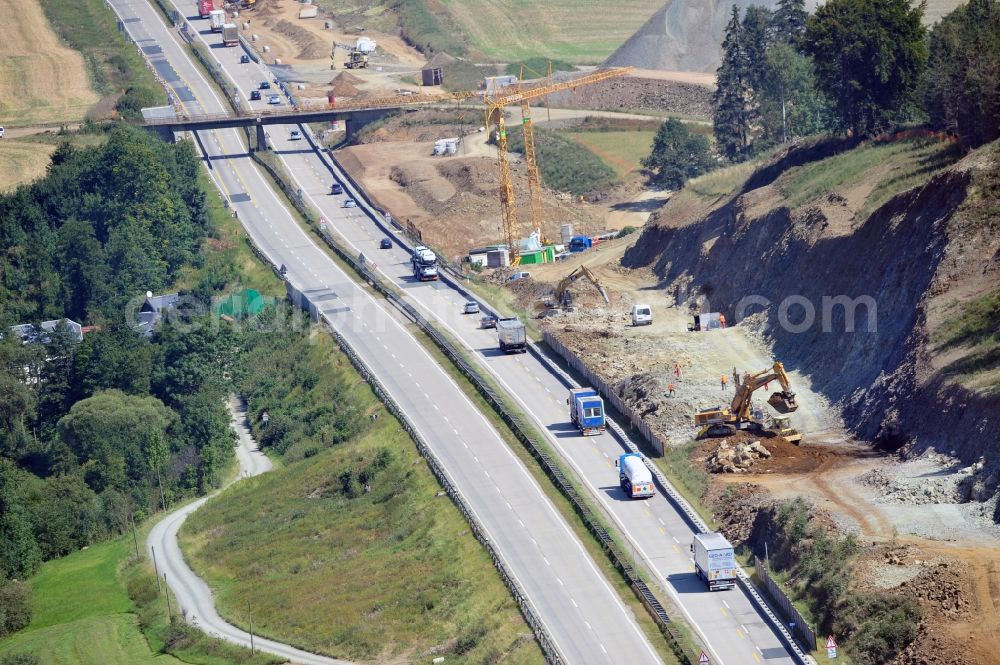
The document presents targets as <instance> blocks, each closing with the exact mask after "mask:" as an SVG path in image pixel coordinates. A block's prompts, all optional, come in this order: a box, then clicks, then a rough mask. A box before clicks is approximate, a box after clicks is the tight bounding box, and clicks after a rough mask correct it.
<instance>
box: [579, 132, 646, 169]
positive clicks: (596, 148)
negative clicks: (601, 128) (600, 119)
mask: <svg viewBox="0 0 1000 665" xmlns="http://www.w3.org/2000/svg"><path fill="white" fill-rule="evenodd" d="M566 136H569V137H570V138H572V139H573V140H574V141H578V142H579V143H581V144H582V145H583V146H584V147H585V148H587V149H588V150H590V151H591V152H592V153H594V154H595V155H597V156H598V157H600V158H601V160H602V161H604V163H606V164H607V165H608V166H610V167H611V168H613V169H614V170H615V173H617V174H618V177H619V178H623V177H625V176H626V175H628V174H629V173H633V172H635V171H638V170H639V169H641V168H642V164H641V163H640V161H641V160H642V159H643V158H645V157H648V156H649V151H650V149H651V147H652V145H653V137H654V136H656V132H651V131H631V132H567V133H566Z"/></svg>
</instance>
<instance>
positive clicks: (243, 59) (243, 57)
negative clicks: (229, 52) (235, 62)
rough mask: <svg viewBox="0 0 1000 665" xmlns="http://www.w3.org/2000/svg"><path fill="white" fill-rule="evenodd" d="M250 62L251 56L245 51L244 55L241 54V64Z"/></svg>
mask: <svg viewBox="0 0 1000 665" xmlns="http://www.w3.org/2000/svg"><path fill="white" fill-rule="evenodd" d="M248 62H250V56H248V55H247V54H246V53H244V54H243V55H241V56H240V64H241V65H245V64H247V63H248Z"/></svg>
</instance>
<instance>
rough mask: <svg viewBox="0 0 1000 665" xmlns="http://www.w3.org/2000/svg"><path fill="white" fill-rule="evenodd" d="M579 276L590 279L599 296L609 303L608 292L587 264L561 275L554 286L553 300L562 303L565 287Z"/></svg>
mask: <svg viewBox="0 0 1000 665" xmlns="http://www.w3.org/2000/svg"><path fill="white" fill-rule="evenodd" d="M581 277H586V278H587V279H588V280H589V281H590V283H591V284H593V285H594V288H595V289H597V291H598V292H599V293H600V294H601V297H602V298H604V302H605V303H606V304H608V305H610V304H611V299H610V298H608V292H607V291H605V290H604V286H603V285H602V284H601V281H600V280H599V279H597V276H596V275H595V274H594V273H592V272H591V271H590V269H589V268H588V267H587V266H580V267H579V268H577V269H576V270H574V271H573V272H571V273H570V274H568V275H566V276H565V277H563V279H562V281H560V282H559V284H558V285H557V286H556V290H555V294H554V295H555V301H556V302H557V303H563V298H564V297H565V295H566V289H568V288H569V285H570V284H572V283H573V282H575V281H576V280H578V279H580V278H581Z"/></svg>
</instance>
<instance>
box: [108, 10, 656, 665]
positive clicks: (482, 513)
mask: <svg viewBox="0 0 1000 665" xmlns="http://www.w3.org/2000/svg"><path fill="white" fill-rule="evenodd" d="M111 4H112V5H113V6H114V7H115V9H116V10H117V11H118V12H119V14H120V15H121V16H122V17H123V18H124V21H125V26H126V28H127V29H128V31H129V33H130V34H131V35H133V37H134V38H135V39H136V40H137V42H138V45H139V46H140V48H141V49H142V51H143V52H144V53H145V54H146V56H147V58H148V59H149V60H150V62H151V63H152V65H153V67H154V68H155V69H156V71H157V73H158V74H159V75H160V76H161V78H163V80H165V81H166V82H167V83H168V85H170V86H171V87H172V88H173V90H174V93H175V95H177V97H178V98H179V99H180V100H181V101H183V102H184V104H185V107H186V108H187V109H188V110H189V111H190V112H192V113H217V112H223V111H225V110H226V108H225V106H224V105H223V103H222V101H221V100H220V99H219V98H218V95H217V94H216V92H215V91H214V90H213V88H212V86H211V84H210V83H209V82H208V81H206V80H205V79H204V77H203V76H202V75H201V73H200V71H199V70H198V69H197V68H196V67H195V66H194V64H193V63H192V62H191V61H190V59H189V58H188V56H187V53H186V52H185V51H184V50H183V49H182V48H181V46H180V44H179V42H178V38H177V37H176V33H174V32H173V31H171V30H169V29H168V28H167V27H166V26H165V25H164V24H163V23H162V22H161V20H160V16H159V14H158V13H156V12H155V10H154V9H153V8H152V7H151V6H150V5H149V4H147V3H146V2H144V1H142V0H111ZM188 4H189V3H184V4H183V5H182V6H183V7H184V8H185V11H190V10H193V8H194V3H190V6H188ZM192 24H193V25H194V26H195V28H196V29H198V30H205V31H206V33H207V29H206V28H207V21H202V20H200V19H196V18H195V19H194V20H193V21H192ZM205 36H206V38H207V39H209V40H214V41H218V36H217V35H211V34H210V33H208V34H206V35H205ZM212 52H213V53H214V54H216V55H218V56H220V57H221V58H223V59H226V60H227V61H228V60H230V59H231V60H232V63H233V66H239V65H238V58H239V54H240V50H239V49H225V48H222V47H221V46H219V47H213V49H212ZM243 66H244V67H247V70H246V71H247V72H248V76H249V75H250V72H251V71H252V69H253V68H254V67H256V65H251V66H247V65H243ZM258 74H259V71H258ZM258 81H259V79H258ZM241 135H242V133H241V132H237V131H236V130H225V131H215V132H203V133H201V134H200V135H199V136H198V137H197V142H198V144H199V146H200V147H201V148H202V149H203V150H204V151H205V153H206V154H207V155H208V159H207V160H206V163H207V164H208V165H209V167H210V171H211V174H212V177H213V179H214V180H215V182H216V184H217V185H218V186H219V188H220V189H221V190H222V191H223V193H224V194H225V195H226V197H227V198H228V199H229V200H230V201H231V202H232V205H233V208H234V209H235V210H236V211H237V212H238V215H239V219H240V221H241V222H242V223H243V225H244V226H245V227H246V229H247V231H248V232H249V234H250V235H251V237H252V238H253V240H254V241H255V243H256V244H257V246H258V247H259V248H260V249H261V251H262V252H263V253H264V254H265V255H266V256H267V257H268V258H269V260H270V261H271V262H272V263H273V264H274V265H285V266H286V267H287V274H286V279H287V280H288V282H289V284H290V285H291V286H292V287H293V288H294V289H295V290H297V291H298V292H299V293H301V294H304V295H305V297H306V298H308V300H309V301H310V302H311V303H312V306H313V308H314V310H315V312H316V313H317V315H318V316H319V317H321V318H322V319H325V320H326V321H327V322H328V323H329V324H331V325H332V326H334V327H335V328H336V329H337V330H338V332H340V333H341V334H342V335H343V336H344V337H345V338H346V339H347V341H348V343H350V344H351V346H352V347H353V348H354V350H355V351H356V352H357V353H358V355H359V356H360V357H361V358H362V359H363V360H364V362H365V363H366V364H367V365H368V366H369V367H370V368H371V369H372V370H373V372H375V374H376V375H377V376H378V378H379V380H380V381H381V382H382V384H383V385H384V386H385V388H386V390H387V391H388V392H389V394H390V395H391V396H392V398H393V399H394V400H395V401H396V402H397V404H399V406H400V407H401V408H402V410H403V411H404V412H405V413H406V414H407V415H408V417H409V419H410V420H411V422H413V424H414V426H415V427H416V428H417V430H418V431H419V433H420V434H421V435H422V437H423V438H424V439H425V440H426V441H427V442H428V444H429V445H430V447H431V448H432V450H433V452H434V454H435V455H436V456H437V457H438V459H439V460H440V462H441V464H442V466H443V467H444V469H445V472H446V473H447V475H448V476H449V478H450V479H451V481H452V482H453V484H454V485H455V486H456V487H458V488H459V490H460V491H461V493H462V495H463V497H464V499H465V501H466V502H467V504H468V505H469V506H470V507H471V509H472V511H473V512H474V514H475V517H476V518H477V519H478V521H479V522H480V523H481V524H482V526H483V528H484V531H485V532H486V534H487V536H488V537H489V539H490V540H491V542H492V543H493V544H494V546H495V547H496V548H497V549H498V550H499V552H500V555H501V559H502V561H503V563H504V565H505V567H506V569H507V570H509V571H510V572H511V574H512V576H513V578H514V580H515V581H516V583H517V584H518V586H519V587H520V588H521V589H522V590H523V592H524V593H525V595H526V596H527V597H528V598H529V599H530V604H531V607H532V609H533V612H534V613H535V614H536V615H537V616H539V617H540V619H541V622H542V624H543V625H544V627H545V629H546V631H547V633H548V634H549V635H550V636H551V638H552V640H553V642H554V643H555V644H556V646H557V648H558V650H559V651H560V652H561V654H562V656H563V657H564V660H565V662H567V663H588V664H589V663H613V662H615V663H620V662H630V663H659V662H661V661H660V659H659V657H658V656H657V654H656V653H655V651H654V650H653V648H652V645H651V644H650V643H649V641H648V640H647V639H646V638H645V636H644V635H643V634H642V632H641V630H640V629H639V626H638V624H637V623H636V621H635V618H634V616H633V615H632V613H631V611H630V610H629V609H628V608H626V607H625V606H624V604H623V603H622V602H621V599H620V598H618V596H617V594H616V593H615V592H614V590H613V589H612V588H611V587H610V585H609V584H608V582H607V581H606V580H605V578H604V577H603V575H602V574H601V573H600V571H599V570H598V569H597V567H596V566H595V564H594V562H593V560H592V559H591V558H590V556H589V555H588V554H587V552H586V551H585V550H584V548H583V544H582V543H581V542H580V540H579V539H578V538H577V537H576V536H575V535H574V534H573V533H572V531H571V530H570V529H569V527H568V525H567V524H566V522H565V521H564V520H563V518H562V517H561V516H560V515H559V513H558V512H557V511H556V509H555V507H554V506H553V505H552V503H551V502H550V501H549V499H548V498H547V497H546V496H545V495H544V493H543V492H542V490H541V488H540V487H539V485H538V484H537V483H536V482H535V481H534V479H533V478H532V476H531V475H530V473H529V472H528V470H527V469H526V468H525V467H524V465H523V464H522V463H521V462H520V460H519V459H518V458H517V457H515V456H514V454H513V453H512V452H511V451H510V449H509V448H508V447H507V446H506V445H505V444H504V442H503V440H502V439H501V438H500V436H499V435H498V433H497V432H496V431H495V430H494V429H493V428H492V426H491V425H490V424H489V422H488V421H487V420H486V419H485V417H484V416H483V415H482V414H481V413H480V412H479V411H478V410H477V409H476V407H475V406H474V405H473V404H472V402H471V401H470V400H469V399H468V397H467V396H466V395H465V394H464V393H463V392H462V390H461V389H460V388H459V386H458V385H457V384H456V383H455V382H454V381H453V380H452V379H451V377H450V376H449V375H448V374H447V373H446V372H445V371H444V370H443V369H442V368H441V367H440V366H439V365H438V364H437V363H436V362H435V361H434V359H433V358H432V357H431V356H430V355H429V354H428V353H427V352H426V350H425V349H424V348H423V347H422V346H421V344H420V343H419V342H418V341H417V339H416V338H415V337H414V336H413V335H412V334H411V333H410V331H409V330H408V328H407V326H406V325H405V324H404V323H402V322H400V321H399V319H398V314H397V313H396V311H395V310H394V309H393V308H391V306H390V305H388V304H387V303H385V302H384V301H381V300H376V299H374V298H373V297H372V296H370V295H369V294H368V293H367V292H366V291H364V290H363V289H362V288H361V287H359V286H358V285H357V284H356V283H355V282H354V281H353V280H352V279H351V278H350V277H349V276H348V275H347V274H345V273H344V272H343V271H342V270H341V269H340V268H339V267H338V265H337V264H336V263H335V262H333V261H332V260H331V258H330V257H329V256H328V255H327V254H326V253H325V252H324V251H322V250H320V249H319V248H318V247H317V246H316V245H315V244H314V243H313V241H312V239H311V238H310V237H309V236H308V235H307V234H306V233H305V232H304V231H303V230H302V229H301V228H300V227H299V226H298V225H297V224H296V222H295V221H294V220H293V218H292V217H291V215H290V214H289V212H288V210H287V209H286V207H285V205H284V202H283V200H281V199H280V198H279V197H278V196H277V194H276V193H275V192H274V190H273V188H272V186H271V184H270V182H269V181H268V180H265V178H264V177H262V175H261V174H260V172H259V171H258V169H257V168H256V166H255V164H254V163H253V162H252V161H251V160H250V159H249V157H248V156H247V154H246V146H245V145H244V144H243V143H242V142H241V141H240V136H241ZM326 189H327V191H328V190H329V184H327V185H326ZM354 210H355V212H356V214H357V221H358V222H361V221H363V219H366V218H363V215H362V214H361V213H360V211H357V210H356V209H354ZM348 213H350V211H348ZM345 218H349V217H345ZM278 334H280V331H279V332H278ZM172 524H174V523H173V522H172V521H167V522H165V526H164V527H163V528H164V529H170V528H172V527H171V526H170V525H172ZM177 525H179V522H177ZM167 540H168V541H169V538H167ZM158 551H159V550H158ZM177 555H178V557H179V552H178V553H177ZM167 572H168V583H171V584H172V578H173V576H172V575H171V574H170V571H167ZM171 588H174V587H173V586H171ZM176 591H177V590H176V589H175V592H176ZM181 592H183V593H190V594H191V595H192V596H194V598H193V599H192V602H193V603H194V606H196V607H197V613H198V620H199V625H201V626H202V627H203V628H205V629H206V630H208V631H209V632H216V633H223V631H224V630H225V628H224V626H225V624H222V626H220V625H218V624H216V623H215V622H214V621H212V623H211V625H209V621H210V620H213V619H214V617H213V616H212V614H213V613H212V612H211V604H210V593H209V591H208V589H207V587H205V586H204V584H203V583H202V584H201V585H200V586H199V585H197V584H194V585H192V586H191V588H190V590H184V589H181ZM195 601H197V602H195ZM300 658H302V657H301V656H300V657H296V658H294V660H296V661H299V659H300ZM302 662H313V661H305V660H302Z"/></svg>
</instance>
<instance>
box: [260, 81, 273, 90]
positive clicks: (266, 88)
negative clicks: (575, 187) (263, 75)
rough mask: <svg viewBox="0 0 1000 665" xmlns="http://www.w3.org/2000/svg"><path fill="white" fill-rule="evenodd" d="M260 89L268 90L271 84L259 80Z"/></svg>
mask: <svg viewBox="0 0 1000 665" xmlns="http://www.w3.org/2000/svg"><path fill="white" fill-rule="evenodd" d="M260 89H261V90H270V89H271V84H270V83H269V82H268V81H261V82H260Z"/></svg>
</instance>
